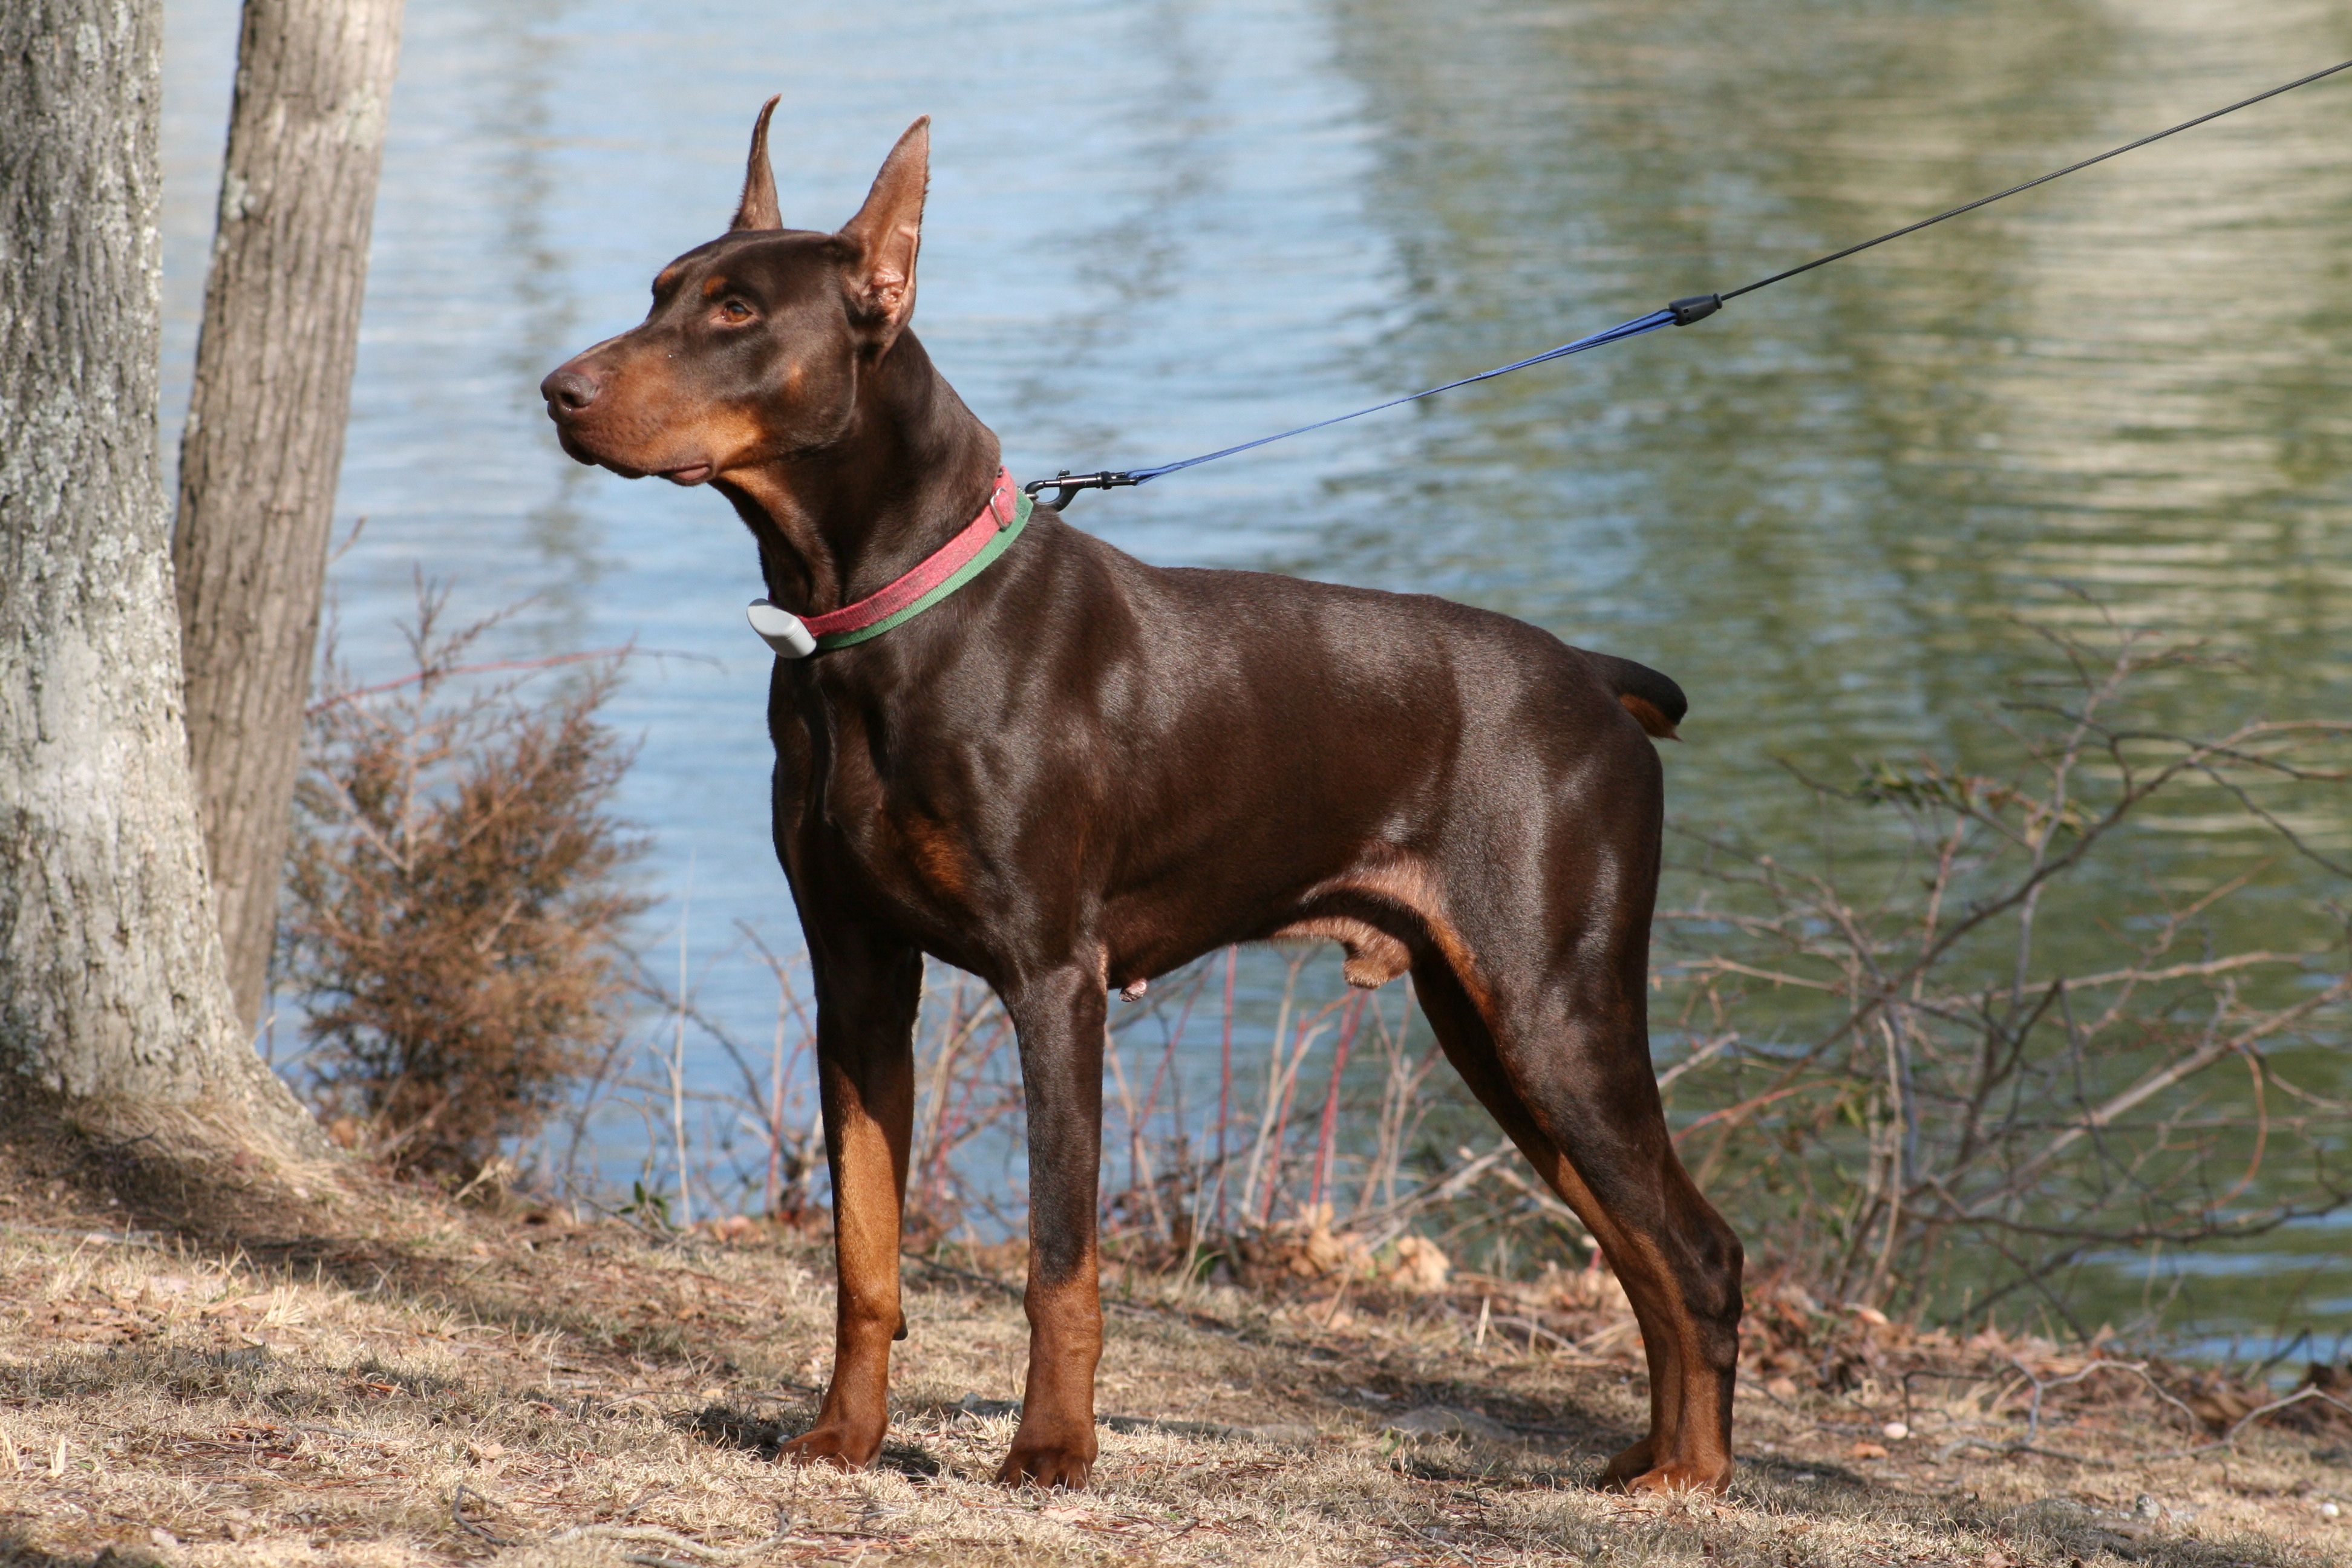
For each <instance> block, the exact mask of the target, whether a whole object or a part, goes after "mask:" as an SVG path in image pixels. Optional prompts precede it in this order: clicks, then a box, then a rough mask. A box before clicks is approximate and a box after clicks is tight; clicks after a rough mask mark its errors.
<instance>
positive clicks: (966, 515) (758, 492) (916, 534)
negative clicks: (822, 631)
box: [716, 332, 1002, 616]
mask: <svg viewBox="0 0 2352 1568" xmlns="http://www.w3.org/2000/svg"><path fill="white" fill-rule="evenodd" d="M1001 460H1002V459H1001V456H1000V448H999V447H998V446H997V440H996V434H995V432H994V431H992V430H991V429H989V427H988V426H985V425H983V424H982V423H981V422H980V420H979V419H978V417H976V416H974V415H973V414H972V412H971V409H969V408H967V407H965V406H964V403H963V399H962V398H961V397H958V396H957V395H956V393H955V388H953V387H951V386H950V385H949V384H947V379H946V377H944V376H942V375H940V373H939V371H938V369H937V368H936V367H935V366H933V365H932V363H931V360H930V356H929V354H927V353H924V352H923V345H922V344H921V343H919V342H916V341H915V335H914V333H912V332H902V333H900V334H899V336H898V341H897V342H894V343H892V344H891V345H890V348H889V350H888V352H887V353H884V354H883V355H882V357H881V358H880V359H878V360H877V361H875V362H874V363H871V364H867V365H864V366H861V367H860V369H859V373H858V377H857V393H856V405H855V406H854V407H853V409H852V411H851V414H850V417H849V419H848V421H847V423H846V425H845V428H844V433H843V434H842V436H841V437H839V438H838V439H836V440H834V441H831V442H828V443H827V444H826V445H824V446H823V447H814V448H812V449H809V450H805V451H801V452H794V453H791V454H788V455H786V456H783V457H781V458H775V459H773V460H772V461H771V462H767V463H763V464H761V465H759V466H757V467H755V468H745V469H740V470H730V472H729V473H728V474H727V475H726V476H725V477H723V478H722V479H719V480H718V481H716V488H717V489H719V492H720V493H721V494H723V495H725V496H726V497H727V499H728V500H730V501H731V502H733V503H734V506H735V510H736V511H737V512H738V513H740V515H741V517H742V519H743V521H745V522H746V523H747V524H749V525H750V526H751V533H752V535H753V537H754V538H756V539H757V540H758V541H759V543H760V564H761V575H762V576H763V577H765V579H766V581H767V587H768V596H769V597H770V598H772V599H773V600H774V601H775V602H776V603H777V604H779V605H783V606H785V607H786V608H788V609H792V610H794V611H796V612H798V613H799V614H802V615H804V616H815V615H824V614H826V613H828V612H830V611H833V610H837V609H839V608H841V607H842V606H843V605H847V604H853V603H855V602H856V601H857V600H858V599H861V598H863V597H865V596H866V595H868V594H872V593H874V592H876V591H877V589H880V588H882V587H883V586H885V585H886V584H889V583H891V582H893V581H895V580H897V579H898V577H900V576H903V575H904V574H907V573H908V572H909V571H911V570H913V569H914V567H915V566H916V565H917V564H918V563H920V562H921V561H922V559H923V558H924V557H925V556H927V555H929V554H930V553H931V552H933V551H935V550H937V549H938V548H939V547H940V545H942V544H945V543H946V542H948V540H949V539H950V538H951V537H952V536H953V535H954V534H955V533H956V532H957V531H959V530H961V528H962V527H963V526H964V524H966V523H968V522H970V521H971V519H972V517H973V515H974V514H975V513H976V512H978V511H979V510H980V508H981V507H982V505H983V504H985V503H986V501H987V500H988V494H989V488H990V486H991V485H992V484H993V483H994V481H995V479H996V472H997V467H998V464H999V462H1000V461H1001Z"/></svg>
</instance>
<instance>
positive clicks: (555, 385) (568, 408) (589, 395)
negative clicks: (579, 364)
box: [539, 364, 604, 414]
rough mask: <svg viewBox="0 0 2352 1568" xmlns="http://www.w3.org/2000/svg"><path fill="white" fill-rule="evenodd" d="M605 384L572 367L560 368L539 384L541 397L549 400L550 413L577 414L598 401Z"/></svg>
mask: <svg viewBox="0 0 2352 1568" xmlns="http://www.w3.org/2000/svg"><path fill="white" fill-rule="evenodd" d="M602 391H604V383H603V382H601V381H598V380H597V379H596V378H595V377H594V376H593V375H590V374H588V373H587V372H586V371H584V370H575V369H573V368H572V366H571V365H568V364H567V365H562V366H559V367H558V368H557V369H555V370H553V371H551V372H550V373H549V374H548V377H547V379H546V380H545V381H542V382H541V383H540V384H539V395H541V397H544V398H546V399H547V406H548V412H549V413H551V414H552V413H557V412H562V413H565V414H577V413H579V412H580V411H581V410H582V409H583V408H585V407H587V406H588V405H590V404H592V403H593V402H595V401H596V395H597V394H598V393H600V392H602Z"/></svg>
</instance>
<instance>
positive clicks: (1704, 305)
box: [1022, 60, 2352, 511]
mask: <svg viewBox="0 0 2352 1568" xmlns="http://www.w3.org/2000/svg"><path fill="white" fill-rule="evenodd" d="M2343 70H2352V60H2346V61H2344V62H2343V63H2342V64H2340V65H2332V66H2329V67H2328V68H2326V70H2316V71H2314V72H2312V73H2311V74H2310V75H2309V76H2305V77H2298V78H2296V79H2294V80H2293V81H2290V82H2286V83H2284V84H2283V85H2281V86H2278V87H2274V88H2272V89H2269V90H2267V91H2265V92H2258V93H2256V94H2254V95H2253V96H2252V98H2242V99H2240V100H2238V101H2237V102H2235V103H2231V104H2226V105H2224V106H2223V107H2221V108H2220V109H2216V110H2212V111H2211V112H2210V113H2206V114H2200V115H2199V116H2197V118H2196V119H2194V120H2184V121H2181V122H2180V123H2179V124H2178V125H2172V126H2168V127H2166V128H2165V129H2164V130H2162V131H2158V132H2152V133H2150V134H2148V135H2146V136H2142V137H2140V138H2138V139H2137V141H2132V142H2125V143H2124V144H2123V145H2122V146H2120V147H2110V148H2108V149H2107V150H2106V151H2105V152H2104V153H2098V154H2097V155H2095V156H2094V157H2089V158H2085V159H2084V160H2083V161H2082V162H2081V163H2069V164H2067V165H2066V166H2065V167H2064V168H2063V169H2053V170H2052V171H2051V172H2050V173H2048V174H2041V175H2037V176H2036V177H2034V178H2033V179H2031V180H2027V181H2026V182H2024V183H2023V184H2016V185H2011V186H2010V187H2009V189H2007V190H2005V191H1996V192H1994V193H1993V194H1992V195H1989V196H1979V197H1978V198H1977V199H1976V200H1975V201H1972V202H1963V203H1961V204H1960V205H1958V206H1956V207H1951V208H1948V209H1947V210H1945V211H1943V212H1939V213H1937V215H1936V216H1933V217H1926V218H1921V219H1920V220H1919V221H1918V222H1916V223H1912V224H1906V225H1905V226H1902V227H1901V228H1894V229H1889V230H1887V231H1886V232H1885V234H1882V235H1880V236H1878V237H1876V238H1874V239H1865V240H1864V241H1863V242H1862V243H1861V244H1859V245H1849V246H1847V247H1845V248H1844V249H1843V250H1833V251H1832V252H1830V253H1829V254H1828V255H1827V256H1817V257H1815V258H1813V259H1812V260H1811V261H1808V262H1806V263H1804V264H1803V265H1801V266H1799V267H1791V268H1788V269H1787V270H1786V271H1781V272H1775V273H1773V274H1772V275H1771V276H1770V277H1769V278H1759V279H1757V280H1756V281H1755V282H1753V283H1749V284H1746V285H1743V286H1742V287H1740V288H1738V289H1732V290H1731V291H1730V292H1728V293H1726V294H1694V295H1692V296H1691V297H1690V298H1688V299H1686V300H1675V301H1674V302H1673V303H1672V304H1670V305H1667V306H1666V307H1665V308H1664V309H1663V310H1653V311H1651V312H1650V313H1649V314H1648V315H1646V316H1636V317H1634V318H1633V320H1632V321H1621V322H1619V323H1618V324H1617V325H1616V326H1613V327H1610V328H1607V329H1605V330H1604V331H1598V332H1594V333H1592V334H1591V335H1590V336H1587V337H1581V338H1578V339H1577V340H1576V341H1574V342H1566V343H1562V344H1560V345H1559V347H1558V348H1556V349H1546V350H1545V351H1544V352H1543V353H1539V354H1530V355H1528V357H1527V358H1526V359H1523V360H1514V361H1512V362H1511V363H1509V364H1498V365H1496V367H1495V368H1494V369H1492V370H1482V371H1480V372H1479V373H1478V374H1475V375H1465V376H1464V377H1462V379H1461V380H1459V381H1449V382H1446V383H1444V384H1442V385H1439V386H1433V387H1428V388H1426V389H1424V390H1423V391H1420V392H1408V393H1406V394H1405V395H1403V396H1402V397H1391V398H1390V399H1389V400H1388V401H1386V402H1385V403H1375V404H1373V405H1370V407H1368V408H1359V409H1356V410H1355V411H1354V412H1352V413H1349V414H1335V415H1333V416H1331V417H1330V418H1328V419H1318V420H1316V421H1315V422H1314V423H1313V424H1311V425H1301V426H1297V427H1296V428H1294V429H1289V430H1279V431H1276V433H1275V434H1273V435H1271V436H1260V437H1258V438H1257V439H1255V441H1244V442H1241V443H1239V444H1238V445H1236V446H1232V447H1219V448H1218V449H1217V450H1215V451H1213V452H1203V453H1202V454H1201V455H1200V456H1199V457H1197V458H1180V459H1179V460H1177V461H1176V462H1173V463H1161V464H1160V465H1159V466H1158V467H1156V468H1106V469H1104V470H1102V471H1101V472H1099V473H1093V474H1073V473H1071V472H1069V471H1068V470H1067V469H1065V470H1063V471H1062V472H1061V473H1059V474H1057V475H1055V477H1054V478H1052V479H1033V480H1031V481H1030V482H1029V483H1028V484H1026V485H1024V486H1023V487H1022V489H1024V490H1026V491H1027V492H1028V493H1029V494H1030V495H1031V496H1033V497H1034V496H1037V495H1038V494H1039V492H1041V491H1044V490H1052V491H1053V492H1054V494H1053V495H1052V496H1051V497H1050V498H1047V499H1046V500H1045V503H1044V504H1045V505H1046V506H1050V507H1052V508H1053V509H1054V510H1055V511H1059V510H1062V509H1063V508H1064V507H1066V506H1067V505H1069V504H1070V500H1071V498H1072V497H1074V496H1076V494H1077V493H1078V492H1079V491H1080V490H1110V489H1124V488H1127V487H1129V486H1133V485H1141V484H1148V483H1150V481H1151V480H1153V479H1158V478H1160V476H1161V475H1163V474H1173V473H1177V472H1180V471H1181V470H1183V469H1185V468H1199V467H1200V466H1201V465H1202V464H1203V463H1213V462H1215V461H1216V460H1217V459H1218V458H1230V457H1233V456H1234V455H1235V454H1236V453H1240V452H1247V451H1252V450H1254V449H1255V448H1256V447H1266V446H1271V445H1273V444H1274V443H1275V442H1276V441H1287V440H1289V439H1290V438H1291V437H1293V436H1304V435H1306V434H1307V432H1308V431H1310V430H1324V429H1328V428H1329V427H1330V426H1334V425H1344V424H1346V423H1347V422H1348V421H1349V420H1350V419H1361V418H1362V417H1363V416H1365V415H1367V414H1378V413H1379V412H1380V411H1381V409H1383V408H1394V407H1396V406H1397V405H1399V404H1403V403H1417V402H1419V401H1420V400H1421V399H1423V398H1424V397H1434V396H1435V395H1437V394H1439V393H1441V392H1451V391H1453V390H1454V388H1455V387H1457V386H1468V385H1470V384H1472V383H1473V382H1480V381H1492V380H1493V379H1494V378H1495V377H1496V376H1498V375H1508V374H1511V373H1512V372H1513V371H1515V370H1525V369H1527V368H1528V366H1529V365H1536V364H1543V363H1547V362H1548V361H1550V360H1556V359H1565V358H1567V357H1568V356H1569V355H1570V354H1579V353H1583V352H1584V351H1585V350H1587V349H1597V348H1601V347H1602V346H1604V345H1606V344H1609V343H1620V342H1624V341H1625V340H1626V339H1627V338H1638V337H1641V336H1643V334H1645V333H1649V332H1654V331H1657V330H1658V329H1659V328H1661V327H1687V326H1689V325H1690V324H1691V323H1692V322H1694V321H1705V320H1706V318H1707V317H1709V316H1712V315H1714V314H1715V313H1716V312H1717V310H1721V309H1723V307H1724V304H1725V303H1726V302H1727V301H1728V300H1737V299H1738V298H1739V296H1741V295H1742V294H1753V293H1754V292H1756V290H1757V289H1764V288H1769V287H1770V286H1771V285H1772V284H1775V283H1778V282H1780V281H1781V280H1782V279H1789V278H1794V277H1796V276H1797V275H1798V274H1799V273H1801V272H1811V270H1812V269H1813V268H1816V267H1826V266H1828V265H1829V264H1830V263H1831V262H1832V261H1843V260H1844V259H1845V258H1847V257H1849V256H1853V255H1856V254H1858V253H1859V252H1862V251H1864V250H1868V249H1869V248H1870V247H1873V246H1874V245H1885V243H1886V242H1887V241H1888V240H1890V239H1900V238H1902V237H1904V236H1905V235H1906V234H1916V233H1918V232H1919V231H1920V230H1921V229H1923V228H1928V227H1931V226H1934V225H1936V224H1939V223H1942V222H1943V221H1944V220H1945V219H1946V218H1953V217H1958V216H1960V215H1961V214H1962V213H1968V212H1974V211H1976V209H1977V208H1979V207H1981V206H1990V205H1992V204H1993V203H1994V202H1997V201H2000V200H2001V199H2003V198H2004V197H2008V196H2013V195H2017V194H2018V193H2019V192H2021V191H2030V190H2032V188H2033V187H2034V186H2036V185H2046V184H2049V183H2050V182H2051V181H2053V180H2056V179H2062V178H2063V177H2064V176H2066V175H2068V174H2074V173H2076V172H2077V171H2079V170H2083V169H2087V168H2089V167H2090V166H2091V165H2092V164H2094V163H2105V162H2106V161H2107V160H2108V159H2110V158H2114V157H2119V156H2121V155H2122V154H2123V153H2129V152H2132V151H2133V150H2135V149H2137V148H2140V147H2145V146H2147V144H2148V143H2149V142H2161V141H2163V140H2164V139H2165V138H2166V137H2168V136H2175V135H2178V134H2179V133H2180V132H2183V131H2188V130H2190V129H2193V128H2194V127H2196V126H2200V125H2202V124H2204V123H2205V122H2206V121H2211V120H2219V119H2221V116H2223V115H2225V114H2235V113H2236V112H2237V111H2238V110H2241V109H2247V108H2251V107H2252V105H2254V104H2257V103H2260V102H2262V101H2263V100H2264V99H2271V98H2276V97H2278V96H2279V95H2280V94H2281V93H2284V92H2293V91H2294V89H2296V88H2299V87H2308V86H2310V85H2311V84H2312V83H2313V82H2315V81H2318V80H2321V79H2324V78H2326V77H2331V76H2334V75H2335V74H2336V72H2338V71H2343Z"/></svg>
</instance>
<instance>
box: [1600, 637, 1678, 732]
mask: <svg viewBox="0 0 2352 1568" xmlns="http://www.w3.org/2000/svg"><path fill="white" fill-rule="evenodd" d="M1584 657H1585V658H1589V659H1591V661H1592V667H1593V668H1594V670H1595V671H1597V672H1598V673H1599V675H1600V677H1601V680H1602V682H1603V683H1605V684H1606V685H1607V686H1608V688H1609V689H1610V690H1612V691H1614V692H1615V693H1616V694H1617V700H1618V702H1619V703H1620V704H1622V706H1623V708H1624V710H1625V711H1626V712H1628V713H1631V714H1632V715H1633V718H1634V719H1635V721H1637V722H1639V723H1640V724H1641V726H1642V728H1643V729H1644V730H1647V731H1649V732H1650V733H1651V734H1653V735H1654V736H1656V737H1657V738H1658V739H1659V740H1662V741H1679V740H1681V739H1682V737H1681V736H1680V735H1677V734H1676V733H1675V725H1677V724H1679V723H1681V722H1682V721H1683V715H1684V714H1685V713H1687V712H1689V711H1690V701H1689V700H1688V699H1687V698H1685V697H1684V696H1683V689H1682V688H1681V687H1679V686H1676V685H1675V683H1674V682H1673V681H1672V680H1671V679H1667V678H1666V677H1665V676H1663V675H1661V674H1659V673H1658V672H1657V671H1656V670H1654V669H1652V668H1650V667H1649V666H1648V665H1646V664H1635V663H1634V662H1633V660H1632V659H1630V658H1617V657H1616V656H1615V655H1613V654H1606V653H1593V652H1591V651H1590V650H1586V651H1585V654H1584Z"/></svg>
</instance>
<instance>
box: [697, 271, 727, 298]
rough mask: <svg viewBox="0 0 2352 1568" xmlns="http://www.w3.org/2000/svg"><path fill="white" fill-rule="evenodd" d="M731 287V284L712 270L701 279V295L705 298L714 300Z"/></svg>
mask: <svg viewBox="0 0 2352 1568" xmlns="http://www.w3.org/2000/svg"><path fill="white" fill-rule="evenodd" d="M733 287H734V285H733V284H731V283H730V282H728V281H727V279H724V278H722V277H720V276H719V274H718V273H716V272H714V273H712V274H711V275H710V276H709V277H708V278H706V279H703V280H702V297H703V298H704V299H706V300H716V299H717V298H719V296H720V295H721V294H724V293H725V292H727V290H728V289H731V288H733Z"/></svg>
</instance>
